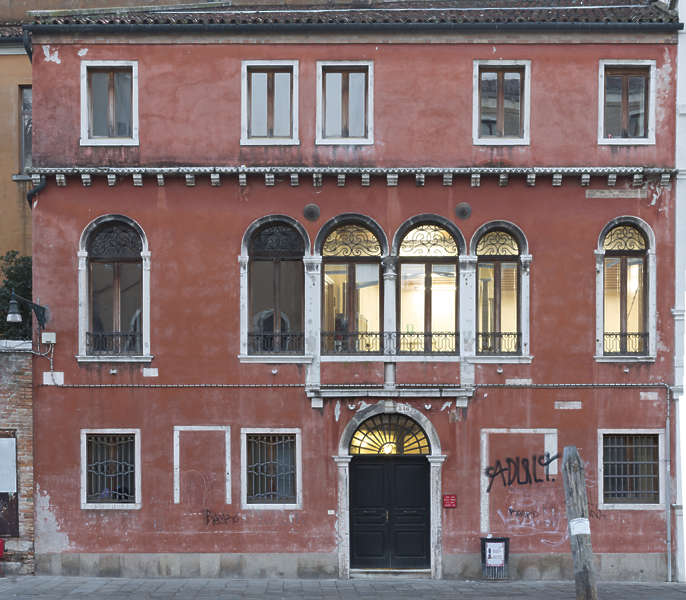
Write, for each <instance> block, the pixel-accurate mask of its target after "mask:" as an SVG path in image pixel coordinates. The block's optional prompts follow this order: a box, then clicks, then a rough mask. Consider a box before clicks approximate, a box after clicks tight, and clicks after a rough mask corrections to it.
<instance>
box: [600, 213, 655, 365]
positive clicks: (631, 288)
mask: <svg viewBox="0 0 686 600" xmlns="http://www.w3.org/2000/svg"><path fill="white" fill-rule="evenodd" d="M603 250H604V251H605V255H604V259H603V267H604V269H603V323H604V331H603V353H604V354H607V355H611V354H645V353H646V352H647V349H648V333H647V327H646V310H645V307H646V304H647V300H646V292H647V285H646V270H647V268H646V250H647V242H646V239H645V236H644V235H643V233H642V232H641V231H640V230H639V229H638V228H637V227H634V226H633V225H629V224H620V225H617V226H616V227H613V228H612V229H610V231H608V232H607V234H606V235H605V238H604V240H603Z"/></svg>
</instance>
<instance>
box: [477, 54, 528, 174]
mask: <svg viewBox="0 0 686 600" xmlns="http://www.w3.org/2000/svg"><path fill="white" fill-rule="evenodd" d="M481 67H518V68H523V69H524V81H523V88H524V90H523V94H522V99H521V104H522V110H523V114H522V135H521V136H517V137H481V136H480V135H479V112H480V110H479V87H480V81H479V71H480V69H481ZM530 122H531V61H530V60H475V61H474V63H473V71H472V143H473V144H474V145H475V146H528V145H529V144H530V140H531V138H530V133H529V130H530ZM501 185H503V184H502V183H501Z"/></svg>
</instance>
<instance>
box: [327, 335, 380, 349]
mask: <svg viewBox="0 0 686 600" xmlns="http://www.w3.org/2000/svg"><path fill="white" fill-rule="evenodd" d="M383 337H384V334H383V333H381V332H378V331H350V332H348V331H345V332H342V331H322V354H380V353H382V352H383V348H384V345H383Z"/></svg>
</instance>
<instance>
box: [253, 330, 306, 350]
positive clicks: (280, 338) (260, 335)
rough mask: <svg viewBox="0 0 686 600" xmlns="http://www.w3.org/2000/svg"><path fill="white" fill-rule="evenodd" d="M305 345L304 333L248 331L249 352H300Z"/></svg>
mask: <svg viewBox="0 0 686 600" xmlns="http://www.w3.org/2000/svg"><path fill="white" fill-rule="evenodd" d="M304 345H305V334H304V333H300V332H297V333H292V332H290V333H264V332H255V331H249V332H248V352H249V353H250V354H302V353H303V351H304Z"/></svg>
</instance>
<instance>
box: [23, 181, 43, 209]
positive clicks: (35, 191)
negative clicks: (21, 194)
mask: <svg viewBox="0 0 686 600" xmlns="http://www.w3.org/2000/svg"><path fill="white" fill-rule="evenodd" d="M46 185H48V180H47V179H45V175H41V176H40V183H39V184H38V185H37V186H35V187H32V188H31V189H30V190H29V191H28V192H27V194H26V201H27V202H28V203H29V210H31V209H33V197H34V196H36V195H37V194H40V193H41V192H42V191H43V190H44V189H45V186H46Z"/></svg>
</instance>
